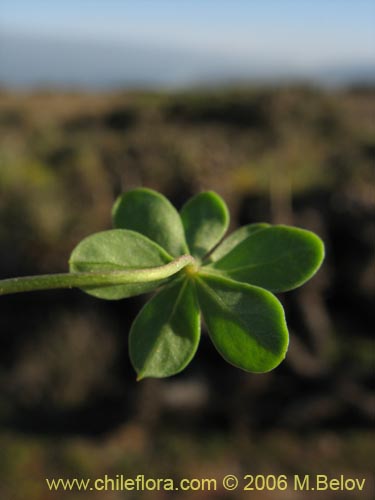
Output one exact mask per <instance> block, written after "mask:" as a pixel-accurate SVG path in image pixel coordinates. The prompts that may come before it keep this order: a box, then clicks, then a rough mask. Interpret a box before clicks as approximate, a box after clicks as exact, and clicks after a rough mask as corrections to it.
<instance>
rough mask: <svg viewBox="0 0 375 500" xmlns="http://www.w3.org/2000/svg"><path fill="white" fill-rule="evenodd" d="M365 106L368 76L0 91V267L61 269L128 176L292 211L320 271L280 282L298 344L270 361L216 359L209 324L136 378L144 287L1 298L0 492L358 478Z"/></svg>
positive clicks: (366, 434) (367, 363) (106, 221)
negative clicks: (194, 346)
mask: <svg viewBox="0 0 375 500" xmlns="http://www.w3.org/2000/svg"><path fill="white" fill-rule="evenodd" d="M374 116H375V90H371V89H349V90H341V91H338V90H337V91H330V92H328V91H325V92H324V91H322V90H319V89H316V88H311V87H303V86H299V87H298V86H291V87H282V88H236V89H216V90H199V91H198V90H197V91H189V92H179V93H161V92H159V93H158V92H118V93H111V94H109V93H108V94H82V93H75V92H70V93H68V92H67V93H54V92H48V91H44V92H35V93H32V94H22V93H15V92H7V91H2V92H1V93H0V276H1V277H4V278H5V277H8V276H18V275H24V274H37V273H48V272H58V271H64V270H66V269H67V260H68V257H69V254H70V252H71V250H72V248H73V247H74V246H75V245H76V244H77V242H78V241H80V240H81V239H82V238H83V237H84V236H86V235H88V234H91V233H92V232H95V231H100V230H103V229H107V228H109V227H110V225H111V221H110V211H111V206H112V203H113V201H114V199H115V197H116V196H117V195H118V194H119V193H120V192H122V191H124V190H127V189H130V188H133V187H136V186H139V185H144V186H147V187H151V188H154V189H157V190H160V191H161V192H163V193H164V194H166V195H167V196H168V197H169V198H170V199H172V201H173V202H174V203H175V204H176V205H177V206H178V207H179V206H181V205H182V204H183V202H184V201H185V200H186V199H187V198H189V197H190V196H191V195H192V194H194V193H196V192H197V191H200V190H205V189H212V190H215V191H217V192H218V193H219V194H220V195H221V196H223V197H224V199H225V200H226V201H227V203H228V205H229V207H230V211H231V214H232V226H231V227H232V228H234V227H236V226H237V225H239V224H245V223H250V222H257V221H270V222H273V223H286V224H295V225H298V226H301V227H305V228H308V229H311V230H313V231H315V232H317V233H318V234H319V235H320V236H321V237H322V238H323V239H324V240H325V242H326V246H327V259H326V263H325V265H324V267H323V268H322V270H321V271H320V272H319V274H318V275H317V276H316V277H315V278H314V279H313V280H312V281H311V282H310V283H309V284H308V285H306V286H305V287H303V288H302V289H301V290H298V291H295V292H292V293H291V294H289V295H288V296H285V297H281V299H282V301H283V303H284V305H285V307H286V310H287V311H286V312H287V319H288V322H289V327H290V331H291V345H290V351H289V354H288V357H287V360H286V361H285V362H284V363H283V364H282V366H281V367H280V368H279V369H277V370H276V371H275V372H272V373H270V374H267V375H263V376H256V375H249V374H245V373H243V372H240V371H238V370H236V369H235V368H232V367H230V366H226V364H225V362H224V361H222V360H221V359H220V357H219V356H218V355H217V353H216V352H215V351H214V350H213V349H212V347H211V345H210V343H209V342H207V339H206V338H205V336H203V338H202V343H201V347H200V350H199V353H198V356H197V358H196V360H194V362H193V363H192V364H191V366H190V367H189V368H188V369H187V370H186V371H185V372H184V373H183V374H182V375H180V376H177V377H174V378H172V379H168V380H158V381H155V380H146V381H144V382H142V383H141V384H136V383H135V381H134V378H135V376H134V374H133V372H132V369H131V367H130V364H129V360H128V355H127V333H128V331H129V326H130V324H131V320H132V319H133V318H134V317H135V315H136V313H137V311H138V310H139V307H140V306H141V304H142V303H143V300H142V298H134V299H130V300H128V301H121V302H119V303H109V302H105V301H98V300H95V299H93V298H90V297H87V296H85V295H84V294H82V293H81V292H79V291H56V292H38V293H33V294H30V295H19V296H14V297H3V298H2V299H1V304H0V311H1V312H0V321H1V328H0V389H1V392H0V431H1V432H0V448H1V454H0V455H1V458H0V477H3V478H4V479H2V481H1V485H0V493H1V494H2V496H3V497H4V498H14V499H15V500H18V499H24V498H30V499H32V500H33V499H39V498H49V497H48V494H47V492H46V490H45V487H44V479H43V478H44V477H49V476H51V477H56V476H59V475H61V476H72V477H77V476H80V475H82V476H83V477H95V476H101V475H103V474H104V473H108V474H111V473H112V474H121V473H123V474H128V475H129V476H131V475H132V474H135V475H136V474H137V473H147V474H149V475H150V476H154V477H157V476H158V475H159V476H161V477H169V476H170V475H172V477H190V476H194V475H196V476H199V477H203V476H209V475H212V476H213V477H216V476H220V475H221V473H222V475H225V474H229V473H233V471H235V472H239V473H244V474H246V473H255V472H267V473H272V474H277V473H280V474H283V473H287V474H288V473H291V474H292V473H293V474H294V473H311V474H312V473H319V472H321V473H327V474H342V473H348V474H352V475H353V474H357V476H358V475H361V476H366V477H367V476H368V475H369V472H370V470H371V463H373V462H374V457H373V451H371V448H370V446H369V443H370V438H371V430H370V425H371V417H372V415H373V406H372V400H371V394H370V376H371V372H372V370H373V344H372V340H371V335H372V329H373V326H372V325H373V324H374V319H375V318H374V312H373V305H372V302H371V300H372V295H373V292H374V284H375V279H374V254H373V241H374V205H375V196H374V156H375V123H374ZM66 495H67V494H66V493H61V494H59V495H58V494H57V493H56V494H54V495H53V498H64V497H65V496H66ZM365 495H366V493H365V494H364V495H363V496H362V498H370V496H365ZM80 497H81V495H80ZM206 497H207V495H206V496H205V498H206ZM71 498H75V496H73V494H71ZM90 498H96V497H95V496H94V494H91V495H90ZM97 498H99V497H97ZM100 498H103V495H101V496H100ZM106 498H123V496H121V494H118V495H117V496H116V495H114V494H113V495H112V496H110V494H108V497H106ZM127 498H133V497H131V496H127ZM134 498H138V497H137V496H136V497H134ZM152 498H164V497H163V496H162V495H160V497H158V496H156V494H155V493H153V496H152ZM185 498H189V496H188V495H186V496H185ZM194 498H199V496H198V495H197V494H195V496H194ZM202 498H203V496H202ZM215 498H235V497H234V495H231V496H230V497H225V495H224V493H223V492H221V493H218V494H217V495H216V497H215ZM236 498H242V497H241V496H238V497H236ZM259 498H261V497H260V495H259ZM264 498H266V497H264ZM267 498H277V495H276V494H275V496H272V495H271V494H269V496H268V497H267ZM326 498H330V497H329V496H326Z"/></svg>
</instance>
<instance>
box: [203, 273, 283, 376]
mask: <svg viewBox="0 0 375 500" xmlns="http://www.w3.org/2000/svg"><path fill="white" fill-rule="evenodd" d="M197 294H198V300H199V305H200V308H201V310H202V313H203V316H204V320H205V322H206V325H207V328H208V332H209V335H210V337H211V339H212V342H213V343H214V345H215V347H216V349H217V350H218V351H219V353H220V354H221V355H222V356H223V357H224V359H226V360H227V361H228V362H229V363H232V364H233V365H234V366H237V367H238V368H242V369H243V370H246V371H249V372H256V373H262V372H267V371H269V370H272V369H273V368H275V367H276V366H277V365H278V364H280V363H281V361H282V360H283V359H284V357H285V354H286V351H287V348H288V329H287V326H286V322H285V316H284V310H283V307H282V305H281V304H280V302H279V301H278V300H277V298H276V297H275V296H274V295H273V294H272V293H270V292H268V291H267V290H264V289H263V288H258V287H255V286H251V285H246V284H244V283H238V282H236V281H232V280H228V279H225V278H221V277H218V276H209V275H203V272H202V274H200V276H199V278H197Z"/></svg>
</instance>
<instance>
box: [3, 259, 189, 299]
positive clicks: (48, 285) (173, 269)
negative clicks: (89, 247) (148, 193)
mask: <svg viewBox="0 0 375 500" xmlns="http://www.w3.org/2000/svg"><path fill="white" fill-rule="evenodd" d="M194 263H195V259H194V257H192V256H191V255H182V256H181V257H177V259H175V260H173V261H172V262H169V263H168V264H165V265H163V266H158V267H150V268H144V269H128V270H124V271H100V272H97V271H93V272H78V273H60V274H41V275H39V276H22V277H20V278H9V279H5V280H0V295H8V294H13V293H20V292H32V291H34V290H52V289H57V288H75V287H78V288H84V287H97V286H111V285H124V284H128V283H147V282H150V281H157V280H161V279H165V278H169V277H170V276H172V275H173V274H176V273H177V272H178V271H180V270H181V269H183V268H184V267H186V266H188V265H192V264H194Z"/></svg>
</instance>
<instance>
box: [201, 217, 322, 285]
mask: <svg viewBox="0 0 375 500" xmlns="http://www.w3.org/2000/svg"><path fill="white" fill-rule="evenodd" d="M323 259H324V244H323V242H322V240H321V239H320V238H319V237H318V236H317V235H316V234H314V233H312V232H311V231H307V230H305V229H299V228H295V227H290V226H272V227H269V228H266V229H263V230H261V231H257V232H255V233H254V234H251V235H250V236H248V237H247V238H246V239H245V240H243V241H241V242H240V243H239V244H238V245H237V246H236V247H235V248H233V249H232V250H231V251H230V252H229V253H228V254H226V255H224V256H223V257H222V258H221V259H219V260H218V261H217V262H214V263H213V264H210V265H209V266H207V267H208V268H211V269H212V270H216V271H218V272H219V273H220V274H222V275H223V276H226V277H228V278H230V279H233V280H237V281H241V282H244V283H249V284H252V285H256V286H260V287H262V288H266V289H267V290H270V291H271V292H285V291H288V290H293V289H294V288H297V287H299V286H301V285H303V284H304V283H305V282H306V281H307V280H309V279H310V278H311V277H312V276H313V275H314V274H315V273H316V272H317V270H318V269H319V267H320V265H321V264H322V262H323Z"/></svg>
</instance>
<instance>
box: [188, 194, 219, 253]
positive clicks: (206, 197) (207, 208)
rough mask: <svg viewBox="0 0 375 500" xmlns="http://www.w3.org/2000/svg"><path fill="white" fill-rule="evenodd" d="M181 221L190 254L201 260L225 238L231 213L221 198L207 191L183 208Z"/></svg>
mask: <svg viewBox="0 0 375 500" xmlns="http://www.w3.org/2000/svg"><path fill="white" fill-rule="evenodd" d="M181 219H182V223H183V225H184V228H185V234H186V241H187V244H188V246H189V249H190V252H191V254H192V255H193V257H196V258H198V259H199V258H202V257H204V255H206V253H208V252H209V251H210V250H211V248H213V247H214V246H215V245H216V244H217V243H218V242H219V241H220V240H221V238H222V237H223V236H224V234H225V231H226V230H227V228H228V224H229V212H228V208H227V206H226V204H225V202H224V200H223V199H222V198H220V196H218V195H217V194H216V193H214V192H212V191H207V192H204V193H200V194H198V195H196V196H194V197H193V198H191V199H190V200H189V201H188V202H187V203H186V204H185V205H184V206H183V207H182V209H181Z"/></svg>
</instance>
